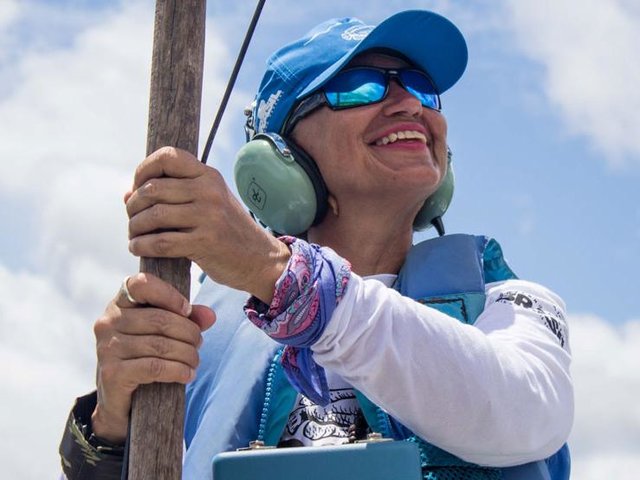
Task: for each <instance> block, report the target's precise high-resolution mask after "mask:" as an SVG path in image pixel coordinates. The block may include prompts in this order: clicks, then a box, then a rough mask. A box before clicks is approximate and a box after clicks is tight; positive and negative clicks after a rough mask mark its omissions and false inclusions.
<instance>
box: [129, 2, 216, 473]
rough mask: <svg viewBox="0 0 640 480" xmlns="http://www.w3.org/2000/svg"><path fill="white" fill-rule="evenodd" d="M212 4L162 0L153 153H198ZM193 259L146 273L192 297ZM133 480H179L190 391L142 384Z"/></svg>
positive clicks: (167, 262) (145, 262) (148, 267)
mask: <svg viewBox="0 0 640 480" xmlns="http://www.w3.org/2000/svg"><path fill="white" fill-rule="evenodd" d="M205 16H206V0H156V13H155V26H154V34H153V59H152V65H151V97H150V106H149V127H148V133H147V155H149V154H150V153H152V152H153V151H155V150H157V149H158V148H160V147H162V146H166V145H170V146H174V147H178V148H181V149H183V150H187V151H189V152H191V153H192V154H194V155H197V150H198V132H199V126H200V101H201V96H202V69H203V63H204V32H205ZM189 269H190V262H189V260H187V259H167V258H142V259H141V260H140V271H142V272H148V273H152V274H154V275H157V276H158V277H160V278H162V279H164V280H166V281H167V282H169V283H171V284H172V285H174V286H175V287H176V288H177V289H178V290H179V291H180V292H181V293H182V294H183V295H184V296H186V297H187V298H189V286H190V273H189ZM130 428H131V430H130V436H129V464H128V472H129V480H149V479H154V480H180V479H181V477H182V451H183V447H182V441H183V440H182V439H183V429H184V386H182V385H180V384H161V383H154V384H151V385H142V386H141V387H139V388H138V389H137V391H136V392H135V394H134V397H133V404H132V409H131V426H130Z"/></svg>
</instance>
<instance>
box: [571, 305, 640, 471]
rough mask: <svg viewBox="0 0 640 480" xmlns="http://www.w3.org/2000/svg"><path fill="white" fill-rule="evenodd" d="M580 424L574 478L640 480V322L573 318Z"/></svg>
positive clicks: (575, 434) (576, 430)
mask: <svg viewBox="0 0 640 480" xmlns="http://www.w3.org/2000/svg"><path fill="white" fill-rule="evenodd" d="M570 325H571V346H572V350H573V359H574V360H573V366H572V374H573V378H574V384H575V393H576V420H575V425H574V428H573V432H572V434H571V440H570V447H571V449H572V454H573V469H574V472H575V474H574V476H573V477H574V478H579V479H580V480H596V479H601V478H616V479H622V480H626V479H629V480H631V479H635V478H637V472H638V471H639V470H640V404H639V403H638V402H637V401H636V399H637V398H640V377H639V376H638V373H637V369H638V365H640V320H635V321H629V322H627V323H625V324H623V325H620V326H619V327H615V326H612V325H611V324H608V323H606V322H605V321H604V320H602V319H600V318H597V317H594V316H589V315H584V316H573V317H571V318H570Z"/></svg>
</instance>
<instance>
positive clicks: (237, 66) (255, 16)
mask: <svg viewBox="0 0 640 480" xmlns="http://www.w3.org/2000/svg"><path fill="white" fill-rule="evenodd" d="M265 2H266V0H258V4H257V5H256V10H255V12H253V18H252V19H251V23H250V24H249V28H248V29H247V33H246V34H245V36H244V41H243V42H242V47H240V52H239V53H238V58H236V64H235V65H234V66H233V71H232V72H231V76H230V77H229V81H228V82H227V88H226V90H225V92H224V96H223V97H222V101H221V102H220V106H219V107H218V113H217V114H216V118H215V120H214V121H213V125H212V126H211V131H210V132H209V137H208V138H207V143H206V144H205V146H204V150H203V151H202V160H201V162H202V163H207V158H208V157H209V152H210V151H211V146H212V145H213V139H214V138H215V137H216V133H217V132H218V127H219V126H220V122H221V121H222V115H223V114H224V111H225V109H226V108H227V103H228V102H229V97H230V96H231V92H232V91H233V86H234V85H235V83H236V78H237V77H238V73H239V72H240V67H241V66H242V62H243V60H244V57H245V55H246V53H247V49H248V48H249V43H251V37H252V36H253V32H254V30H255V29H256V25H257V24H258V19H259V18H260V13H261V12H262V7H263V6H264V4H265Z"/></svg>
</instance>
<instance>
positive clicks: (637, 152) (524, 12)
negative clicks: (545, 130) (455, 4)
mask: <svg viewBox="0 0 640 480" xmlns="http://www.w3.org/2000/svg"><path fill="white" fill-rule="evenodd" d="M505 5H506V7H507V10H508V12H509V14H510V15H509V17H510V18H509V23H510V27H511V28H512V30H513V33H514V35H515V36H516V39H517V43H518V45H519V47H520V48H521V49H522V50H523V51H524V52H525V53H526V54H527V55H528V56H529V57H530V58H532V59H533V60H535V61H536V62H538V63H540V64H541V65H542V66H543V67H544V93H545V95H546V96H547V97H548V98H549V100H550V102H551V103H552V104H553V106H554V107H555V108H557V109H558V111H559V114H560V116H561V118H562V119H563V121H564V122H565V123H566V125H567V127H568V129H569V130H570V132H572V133H574V134H578V135H585V136H587V137H588V138H589V140H590V142H591V144H592V145H593V146H594V147H595V148H596V149H597V150H598V151H599V152H600V153H601V154H603V155H604V158H606V159H607V160H608V161H609V162H610V163H611V164H612V165H621V164H623V163H625V162H635V165H636V166H637V165H638V164H640V90H639V89H638V87H637V79H638V78H640V57H638V54H637V49H638V45H640V11H639V10H638V8H637V6H635V7H634V6H633V2H625V1H622V0H609V1H606V2H602V1H599V0H583V1H581V2H579V3H576V2H575V1H572V0H558V1H554V2H539V1H535V0H525V1H518V2H505Z"/></svg>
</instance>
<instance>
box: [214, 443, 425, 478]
mask: <svg viewBox="0 0 640 480" xmlns="http://www.w3.org/2000/svg"><path fill="white" fill-rule="evenodd" d="M213 478H214V480H245V479H246V480H302V479H304V480H327V479H331V480H359V479H363V480H364V479H366V480H420V479H421V478H422V474H421V469H420V454H419V450H418V446H417V445H416V444H414V443H410V442H393V441H388V442H370V443H367V442H365V443H354V444H347V445H336V446H330V447H295V448H258V449H253V450H245V451H237V452H224V453H220V454H218V455H216V457H215V458H214V459H213Z"/></svg>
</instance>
